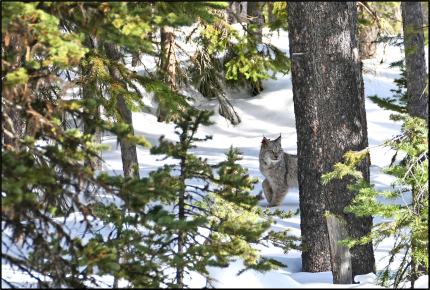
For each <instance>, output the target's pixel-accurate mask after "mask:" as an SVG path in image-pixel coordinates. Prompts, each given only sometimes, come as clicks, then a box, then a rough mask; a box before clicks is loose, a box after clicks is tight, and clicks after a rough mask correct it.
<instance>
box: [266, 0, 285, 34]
mask: <svg viewBox="0 0 430 290" xmlns="http://www.w3.org/2000/svg"><path fill="white" fill-rule="evenodd" d="M272 13H273V15H274V16H275V21H273V22H269V23H268V26H269V28H270V30H278V31H279V30H280V29H282V30H284V31H288V13H287V3H286V2H275V3H274V5H273V10H272Z"/></svg>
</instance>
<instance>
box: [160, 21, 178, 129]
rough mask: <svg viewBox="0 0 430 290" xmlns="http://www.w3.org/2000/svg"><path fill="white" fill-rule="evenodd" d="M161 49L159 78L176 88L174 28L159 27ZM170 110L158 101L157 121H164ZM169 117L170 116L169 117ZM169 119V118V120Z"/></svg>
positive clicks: (171, 87)
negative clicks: (162, 53)
mask: <svg viewBox="0 0 430 290" xmlns="http://www.w3.org/2000/svg"><path fill="white" fill-rule="evenodd" d="M161 51H162V52H164V55H163V57H162V58H161V68H160V69H161V72H160V79H161V80H163V81H164V82H165V83H166V84H168V85H169V86H170V89H172V90H175V89H176V49H175V29H174V28H173V27H170V26H164V27H163V28H161ZM171 113H172V112H170V110H168V109H167V108H165V103H164V102H163V101H160V104H159V105H158V120H157V121H158V122H164V121H166V118H167V117H169V116H170V115H171ZM169 118H170V117H169ZM169 121H170V120H169Z"/></svg>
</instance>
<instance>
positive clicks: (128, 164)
mask: <svg viewBox="0 0 430 290" xmlns="http://www.w3.org/2000/svg"><path fill="white" fill-rule="evenodd" d="M105 49H106V56H107V57H108V58H109V59H111V60H114V61H117V62H122V58H121V49H120V46H119V45H117V44H112V43H105ZM109 73H110V75H111V76H112V78H113V79H114V80H115V81H116V82H117V83H118V84H120V85H121V86H123V87H124V88H127V85H126V82H125V81H124V80H123V78H122V76H121V74H120V72H119V70H118V68H116V67H114V66H111V67H109ZM116 98H117V103H116V108H117V110H118V111H119V112H120V114H121V117H122V118H123V120H124V123H126V124H128V125H132V126H133V119H132V114H131V111H130V110H129V109H128V108H127V105H126V103H125V99H124V96H123V95H122V94H118V95H117V97H116ZM132 134H133V135H134V129H133V131H132ZM119 143H120V146H121V158H122V167H123V170H124V177H132V176H133V168H132V166H133V165H139V163H138V160H137V152H136V145H133V143H132V142H131V141H129V140H126V139H120V140H119ZM136 177H137V178H139V172H137V176H136Z"/></svg>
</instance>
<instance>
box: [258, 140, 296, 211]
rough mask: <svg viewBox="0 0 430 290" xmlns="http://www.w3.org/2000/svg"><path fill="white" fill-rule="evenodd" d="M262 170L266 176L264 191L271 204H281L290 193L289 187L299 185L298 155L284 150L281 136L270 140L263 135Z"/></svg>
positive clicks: (261, 149) (261, 150)
mask: <svg viewBox="0 0 430 290" xmlns="http://www.w3.org/2000/svg"><path fill="white" fill-rule="evenodd" d="M259 159H260V171H261V173H262V174H263V175H264V177H266V179H265V180H264V181H263V191H264V195H265V196H266V199H267V201H268V202H269V206H270V207H272V206H279V205H280V204H281V203H282V202H283V201H284V198H285V196H286V195H287V193H288V188H290V187H298V186H299V181H298V177H297V155H290V154H288V153H285V152H284V150H282V146H281V136H280V135H279V137H278V138H277V139H276V140H273V141H270V139H266V137H263V141H261V148H260V158H259Z"/></svg>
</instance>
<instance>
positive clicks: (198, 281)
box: [2, 31, 428, 288]
mask: <svg viewBox="0 0 430 290" xmlns="http://www.w3.org/2000/svg"><path fill="white" fill-rule="evenodd" d="M271 42H272V44H274V45H276V46H277V47H278V48H280V49H281V50H283V51H285V52H287V54H288V55H289V52H288V48H289V45H288V35H287V33H286V32H283V31H281V33H280V37H278V34H277V33H275V34H273V38H272V39H271ZM181 46H182V47H184V48H185V49H187V50H188V52H189V53H190V54H192V53H193V52H194V51H195V48H193V47H191V46H187V45H185V44H182V43H181ZM382 51H383V47H382V46H379V47H378V52H379V56H378V58H377V59H376V60H368V61H365V68H366V67H368V68H373V70H374V73H373V74H372V73H370V74H367V75H364V83H365V94H366V96H368V95H374V94H378V95H379V96H380V97H387V96H390V95H391V94H392V93H391V92H390V89H394V88H395V84H394V83H393V80H394V79H395V78H398V77H399V75H400V71H399V70H398V69H397V68H394V69H389V68H388V65H389V63H390V62H392V61H396V60H400V59H401V58H402V52H401V51H400V49H399V48H397V47H390V46H387V47H386V51H385V55H382ZM426 55H427V59H428V52H426ZM381 58H383V59H384V60H385V62H384V63H382V64H379V62H380V60H381ZM143 61H144V63H145V65H146V67H147V68H149V69H153V68H154V63H153V62H152V60H151V59H150V58H145V59H144V60H143ZM134 69H135V70H136V71H138V73H141V74H143V73H144V72H143V68H141V69H142V71H139V69H140V68H134ZM263 87H264V90H263V92H262V93H261V94H260V95H258V96H256V97H253V96H252V93H251V91H250V89H244V90H242V91H240V92H231V91H228V97H229V98H230V100H231V101H232V103H233V104H234V106H235V109H236V111H237V112H238V113H239V115H240V117H241V119H242V122H241V123H240V124H239V125H237V126H232V125H231V124H229V123H228V122H227V121H226V120H225V119H224V118H223V117H221V116H220V115H219V114H218V106H219V105H218V104H217V102H216V101H211V102H208V101H206V100H204V99H201V98H200V97H198V98H196V101H195V102H194V103H193V104H192V105H193V106H194V107H197V108H198V109H211V110H214V111H215V112H216V114H215V116H214V117H213V118H212V121H215V122H216V124H215V125H213V126H210V127H203V126H202V127H201V128H200V130H199V132H198V134H199V135H200V136H204V135H213V140H209V141H207V142H204V143H201V144H197V145H198V148H197V149H195V150H193V153H194V154H196V155H198V156H200V157H202V158H208V159H209V162H211V163H217V162H220V161H222V160H224V154H223V153H225V152H227V151H228V149H229V147H230V146H231V145H233V146H234V147H239V148H240V150H241V151H242V152H243V153H244V155H243V156H244V158H243V160H242V161H241V164H242V165H243V166H244V167H247V168H248V169H249V174H250V175H251V176H255V177H259V178H260V179H261V180H263V179H264V176H263V175H262V174H261V173H260V171H259V161H258V154H259V150H260V142H261V139H262V137H263V135H264V136H266V137H267V138H270V139H274V138H277V137H278V136H279V134H281V135H282V146H283V148H284V151H286V152H287V153H290V154H297V141H296V140H297V135H296V130H295V118H294V106H293V93H292V84H291V75H287V76H283V77H282V75H281V74H279V75H278V79H277V80H272V79H269V80H267V81H263ZM188 93H189V92H188ZM193 94H194V95H198V93H195V92H193ZM147 95H148V98H147V99H145V100H144V101H145V104H146V105H147V106H148V107H149V108H150V111H149V112H148V111H146V110H144V111H142V112H138V113H133V125H134V129H135V134H136V135H138V136H140V135H143V136H145V138H146V140H148V141H149V142H150V143H151V144H152V145H156V144H157V143H158V138H159V137H160V136H161V135H165V138H166V139H169V140H172V141H176V138H177V136H176V135H175V134H174V125H173V124H164V123H158V122H157V118H156V116H155V111H156V109H157V104H156V103H153V102H152V101H151V95H150V94H147ZM366 112H367V125H368V136H369V145H370V146H376V145H378V144H380V143H382V142H383V140H384V139H387V138H390V137H391V136H392V135H394V134H395V133H396V132H398V131H399V130H400V127H401V125H400V124H399V123H394V122H393V121H390V120H389V115H390V114H391V112H389V111H383V110H382V109H380V108H379V107H378V106H377V105H375V104H373V103H372V102H371V101H370V100H368V99H366ZM103 144H106V145H110V146H111V150H110V151H106V152H103V158H104V159H105V161H106V163H105V164H104V165H103V169H104V171H107V172H109V173H110V174H122V163H121V153H120V152H121V151H120V148H119V145H118V146H117V141H116V138H115V137H114V136H104V137H103ZM137 153H138V159H139V169H140V176H146V175H148V173H149V172H150V171H153V170H156V169H157V168H158V167H160V166H162V165H163V164H164V162H163V161H157V159H159V158H160V156H151V155H150V154H149V150H148V149H146V148H143V147H138V148H137ZM393 154H394V151H392V150H389V149H387V148H385V147H373V148H371V150H370V155H371V164H372V165H371V167H370V172H371V182H372V183H375V185H376V188H377V189H388V188H390V187H391V186H390V184H391V183H392V182H393V181H394V178H393V177H391V176H388V175H386V174H384V173H382V172H380V168H381V167H384V166H388V165H389V164H390V160H391V157H392V156H393ZM261 190H262V188H261V183H259V184H257V185H256V187H255V189H254V190H253V191H252V194H255V195H256V194H258V193H259V192H260V191H261ZM106 198H107V199H108V200H105V202H106V201H107V202H109V201H110V200H109V197H106ZM116 202H118V201H116ZM399 202H402V201H399ZM267 205H268V203H267V201H266V200H262V201H261V202H260V206H262V207H265V206H267ZM298 207H299V192H298V189H291V190H290V192H289V193H288V195H287V196H286V198H285V200H284V202H283V203H282V205H281V206H280V207H279V209H281V210H285V211H286V212H288V211H289V210H290V209H292V210H293V211H296V209H297V208H298ZM79 220H82V216H80V215H79V214H77V215H75V216H70V217H69V218H68V219H67V221H66V226H67V227H68V228H70V230H71V231H72V232H73V233H74V234H75V235H80V234H81V232H82V231H80V229H79V223H78V221H79ZM61 221H63V220H61ZM374 221H375V222H378V221H381V219H380V218H375V220H374ZM286 228H291V229H292V231H291V232H290V234H291V235H296V236H300V216H294V217H293V218H291V219H289V220H277V223H276V224H275V225H273V226H272V229H274V230H276V231H280V230H284V229H286ZM101 233H102V235H104V236H107V235H108V233H109V228H108V227H107V228H106V229H104V230H103V231H102V232H101ZM393 244H394V240H393V239H388V240H386V241H384V242H383V243H381V244H380V245H379V247H378V248H377V249H376V250H375V260H376V262H377V264H376V268H377V270H381V269H383V268H384V266H385V265H386V263H387V257H386V256H387V255H388V252H389V250H390V249H391V248H392V246H393ZM2 248H4V247H2ZM261 250H262V251H261V254H262V255H263V256H267V257H271V258H274V259H276V260H279V261H281V262H283V263H285V264H287V265H288V268H281V269H279V270H277V271H270V272H268V273H266V274H261V273H257V272H256V271H254V270H248V271H246V272H244V273H243V274H242V275H240V276H237V275H236V274H237V272H238V271H239V270H240V269H242V268H243V261H242V260H241V259H237V260H236V261H235V262H233V263H231V264H230V265H229V267H228V268H223V269H219V268H210V274H211V276H212V277H213V278H215V279H216V280H218V282H215V283H214V284H215V286H216V287H219V288H383V287H380V286H376V285H375V284H374V281H375V278H376V276H375V275H374V274H373V273H369V274H367V275H361V276H357V277H356V278H355V281H356V282H358V283H359V284H350V285H340V284H333V276H332V274H331V272H321V273H305V272H302V260H301V254H300V252H298V251H296V250H291V251H290V252H289V253H288V254H284V253H283V252H282V250H280V249H278V248H274V247H268V248H261ZM2 251H4V249H2ZM398 264H399V263H398ZM397 267H398V265H397ZM396 269H397V268H396V265H394V267H393V271H395V270H396ZM2 278H3V279H6V280H8V281H10V282H13V283H14V285H16V286H18V287H30V286H33V287H34V286H35V285H34V284H33V283H34V282H35V279H34V278H31V277H30V276H28V275H27V274H23V273H20V272H19V271H18V270H16V269H12V268H11V267H10V266H9V265H6V264H5V262H4V261H2ZM98 281H99V282H100V283H102V285H105V286H104V287H107V286H108V285H112V284H113V278H112V277H111V276H102V277H99V279H98ZM185 282H186V283H187V284H188V285H189V286H190V287H191V288H201V287H204V286H205V280H204V279H203V277H201V276H200V275H198V274H192V275H191V276H186V281H185ZM104 283H105V284H104ZM126 285H127V284H126V283H125V282H124V281H123V282H120V286H126ZM3 287H7V285H6V284H5V282H4V281H2V288H3ZM102 287H103V286H102ZM416 288H428V276H423V277H421V278H420V279H419V280H418V281H417V284H416Z"/></svg>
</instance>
